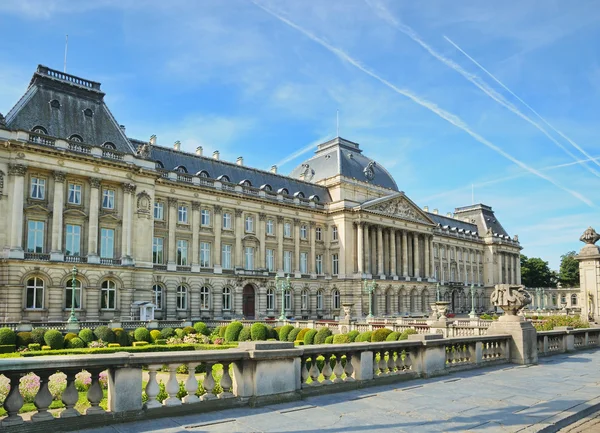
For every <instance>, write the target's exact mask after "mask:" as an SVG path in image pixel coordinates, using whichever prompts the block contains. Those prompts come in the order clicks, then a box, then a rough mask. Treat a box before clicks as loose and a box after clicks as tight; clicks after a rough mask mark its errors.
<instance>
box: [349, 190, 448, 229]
mask: <svg viewBox="0 0 600 433" xmlns="http://www.w3.org/2000/svg"><path fill="white" fill-rule="evenodd" d="M355 209H356V210H362V211H366V212H370V213H375V214H378V215H385V216H388V217H392V218H399V219H402V220H406V221H414V222H419V223H422V224H428V225H436V224H435V222H434V221H433V220H432V219H431V218H429V216H428V215H427V214H426V213H425V212H424V211H422V210H421V209H420V208H419V207H418V206H417V205H416V204H415V203H414V202H413V201H412V200H411V199H409V198H408V197H406V195H404V193H403V192H399V193H398V194H393V195H389V196H386V197H380V198H376V199H374V200H369V201H367V202H365V203H362V204H361V205H360V206H357V207H356V208H355Z"/></svg>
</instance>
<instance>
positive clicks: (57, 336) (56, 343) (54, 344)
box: [44, 329, 65, 350]
mask: <svg viewBox="0 0 600 433" xmlns="http://www.w3.org/2000/svg"><path fill="white" fill-rule="evenodd" d="M44 341H45V342H46V345H48V346H50V348H51V349H52V350H60V349H62V348H63V346H64V342H65V339H64V337H63V335H62V333H61V332H60V331H57V330H56V329H50V330H49V331H47V332H46V333H45V334H44Z"/></svg>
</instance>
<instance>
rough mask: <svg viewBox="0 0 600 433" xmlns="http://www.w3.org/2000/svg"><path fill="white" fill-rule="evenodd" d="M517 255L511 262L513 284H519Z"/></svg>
mask: <svg viewBox="0 0 600 433" xmlns="http://www.w3.org/2000/svg"><path fill="white" fill-rule="evenodd" d="M517 259H518V257H517V255H516V254H513V255H512V260H511V271H512V283H513V284H517Z"/></svg>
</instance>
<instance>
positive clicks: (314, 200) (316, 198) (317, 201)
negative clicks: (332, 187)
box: [308, 195, 321, 203]
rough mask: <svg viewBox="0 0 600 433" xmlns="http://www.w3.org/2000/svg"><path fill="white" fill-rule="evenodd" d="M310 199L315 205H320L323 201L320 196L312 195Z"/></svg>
mask: <svg viewBox="0 0 600 433" xmlns="http://www.w3.org/2000/svg"><path fill="white" fill-rule="evenodd" d="M308 199H309V200H310V201H312V202H315V203H319V201H320V200H321V199H320V198H319V196H318V195H311V196H310V197H309V198H308Z"/></svg>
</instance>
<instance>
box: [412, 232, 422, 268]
mask: <svg viewBox="0 0 600 433" xmlns="http://www.w3.org/2000/svg"><path fill="white" fill-rule="evenodd" d="M413 261H414V264H415V277H416V278H420V277H421V269H420V266H421V257H420V256H419V234H418V233H414V234H413Z"/></svg>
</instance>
